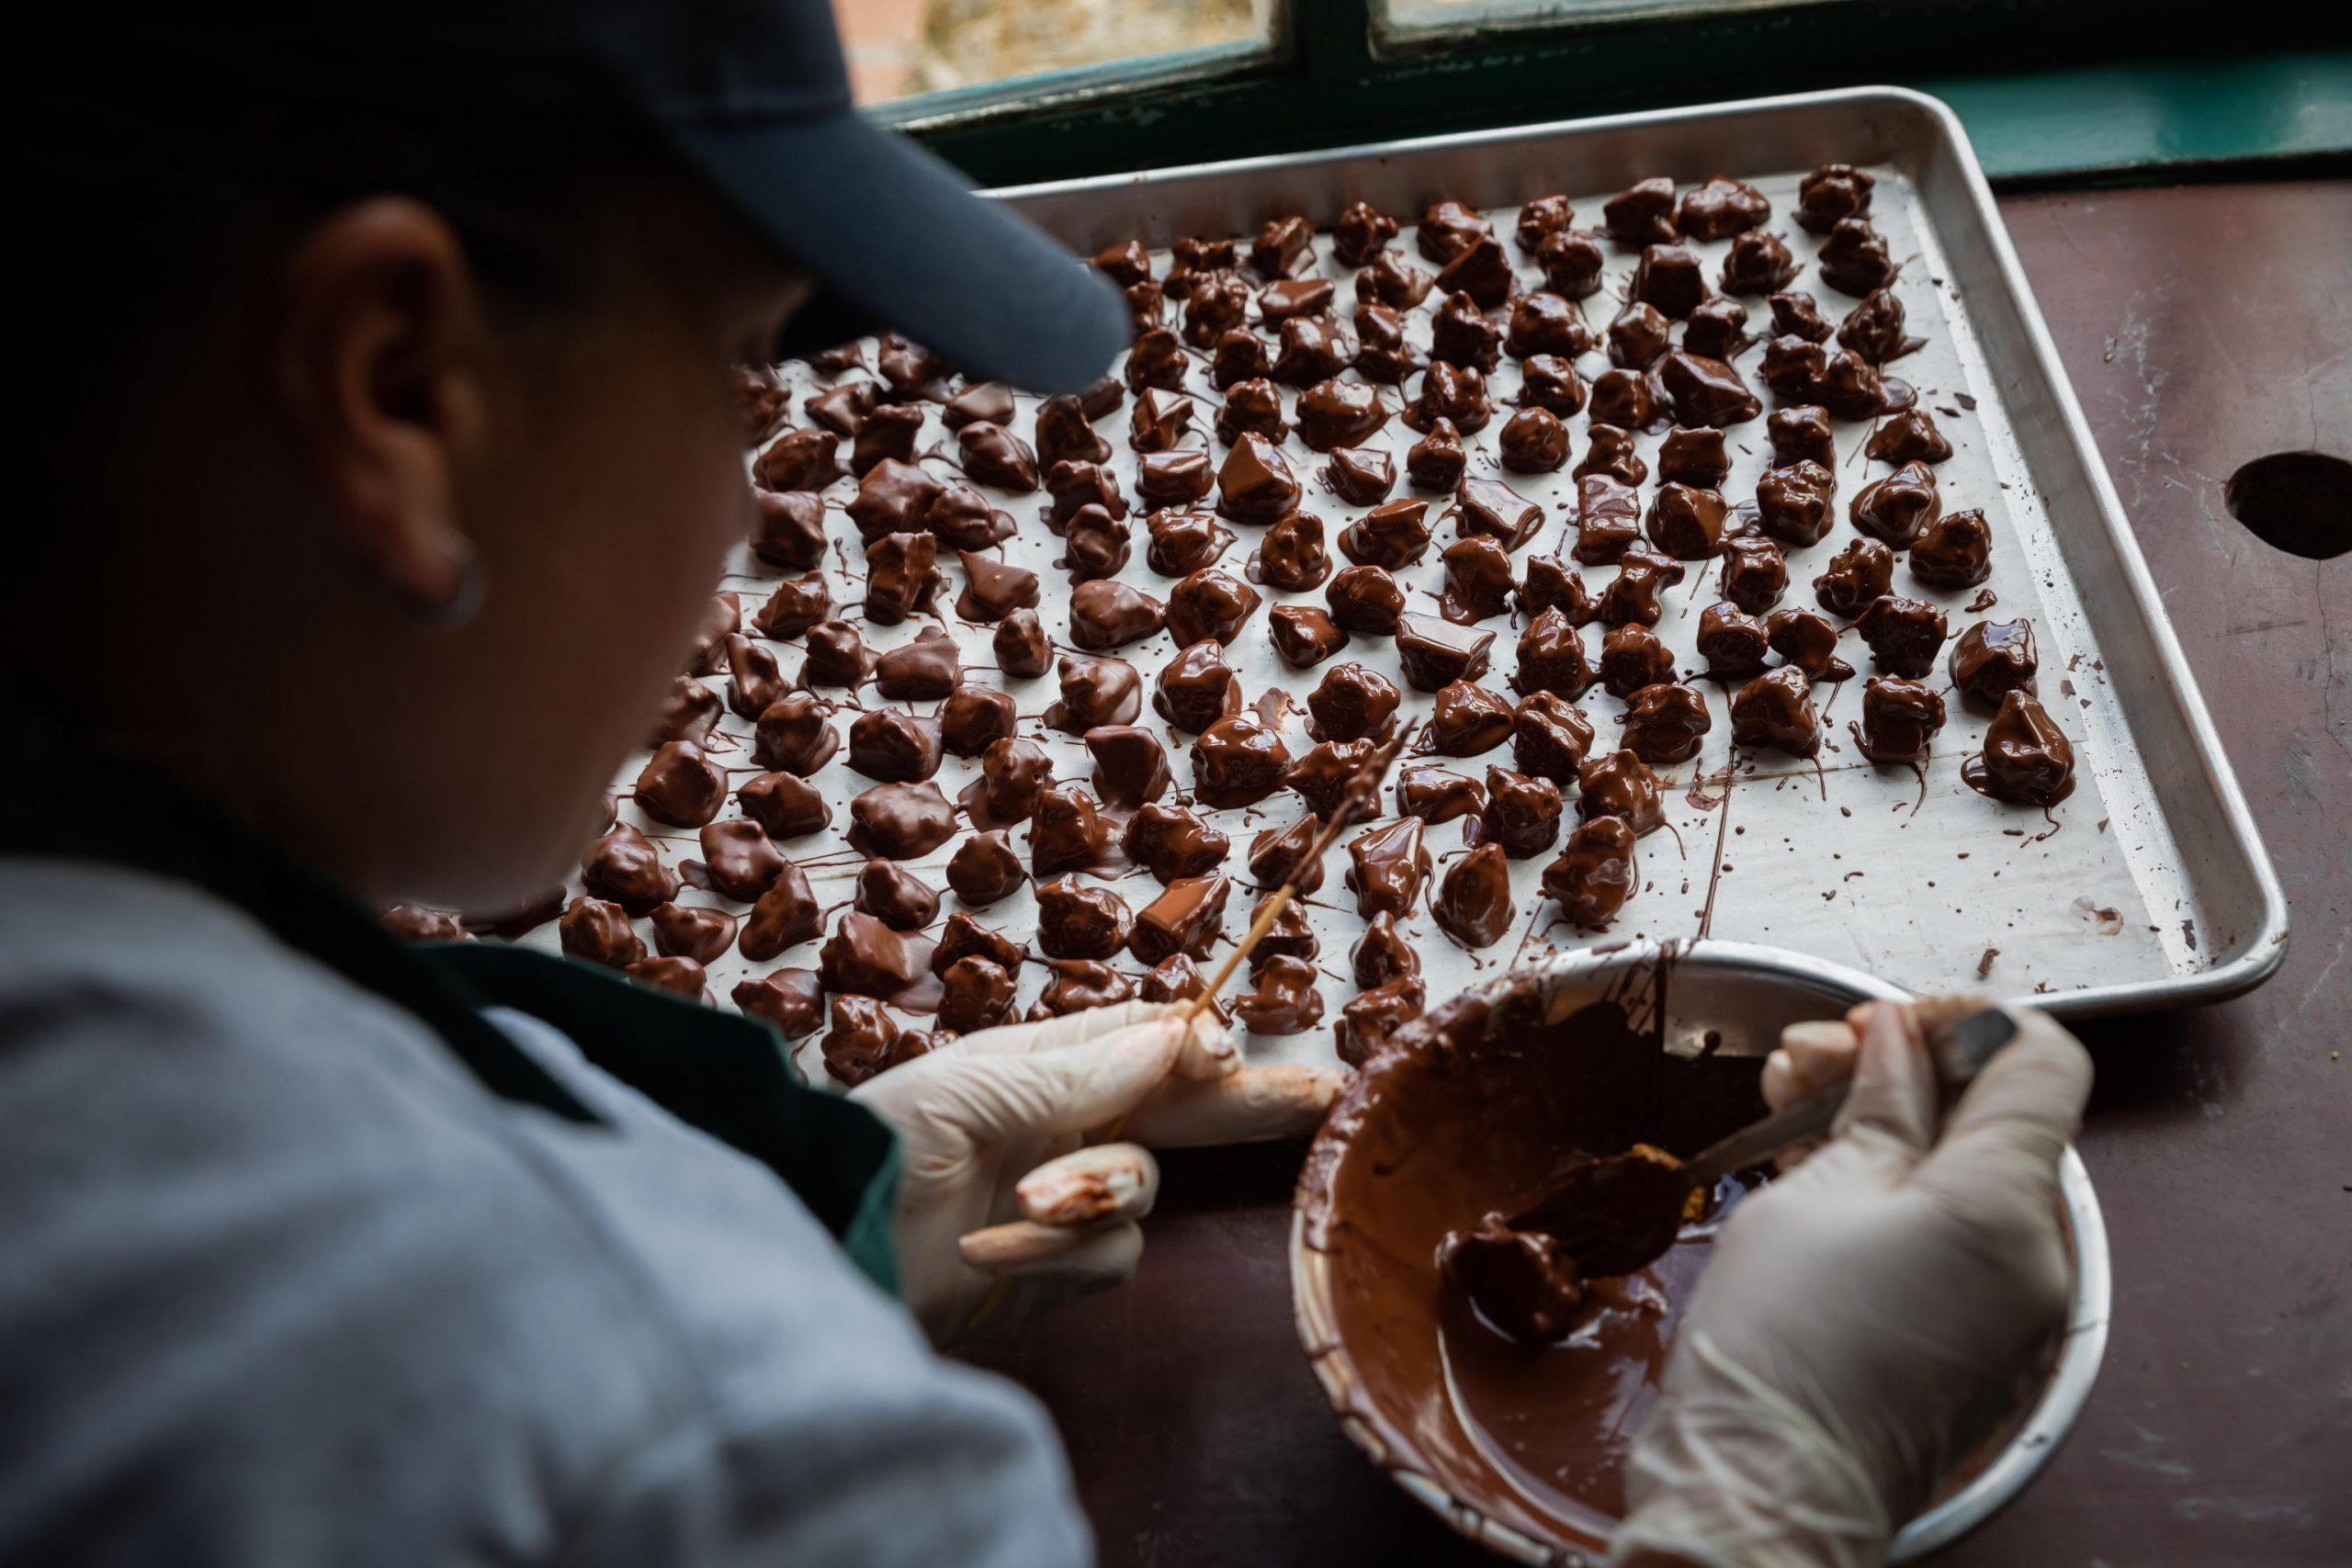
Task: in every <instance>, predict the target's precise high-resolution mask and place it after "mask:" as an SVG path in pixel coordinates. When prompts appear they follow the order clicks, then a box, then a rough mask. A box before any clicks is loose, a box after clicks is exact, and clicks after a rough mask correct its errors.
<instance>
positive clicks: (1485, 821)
mask: <svg viewBox="0 0 2352 1568" xmlns="http://www.w3.org/2000/svg"><path fill="white" fill-rule="evenodd" d="M1565 814H1566V807H1565V806H1563V805H1562V804H1561V797H1560V786H1559V784H1558V783H1557V782H1556V781H1555V780H1554V779H1551V778H1549V777H1546V776H1544V774H1541V773H1514V772H1513V771H1512V770H1510V769H1509V768H1488V769H1487V804H1486V806H1485V807H1484V808H1483V809H1482V810H1481V811H1480V812H1479V814H1478V821H1477V827H1476V831H1475V832H1474V834H1473V835H1472V836H1473V838H1474V840H1476V842H1477V843H1478V844H1479V845H1481V846H1482V847H1483V848H1486V849H1490V850H1494V851H1496V852H1498V855H1497V856H1496V857H1495V858H1498V859H1499V858H1502V857H1508V858H1510V859H1511V860H1527V859H1529V858H1531V857H1532V856H1535V855H1540V854H1542V853H1543V852H1544V851H1545V850H1548V849H1550V848H1551V847H1552V846H1553V845H1554V844H1555V843H1556V842H1557V841H1558V840H1559V837H1560V818H1562V817H1563V816H1564V815H1565ZM1502 869H1503V868H1502V867H1501V866H1499V865H1497V866H1496V867H1495V870H1496V872H1497V873H1498V874H1499V873H1500V872H1501V871H1502ZM1440 896H1441V897H1442V896H1443V895H1442V891H1441V895H1440ZM1501 896H1502V897H1504V898H1505V899H1508V898H1509V897H1510V886H1509V884H1508V882H1506V883H1505V884H1504V886H1503V887H1502V889H1501ZM1432 912H1433V913H1434V912H1436V911H1435V910H1434V908H1432ZM1442 920H1443V917H1442V915H1441V916H1440V922H1441V923H1442ZM1457 934H1458V933H1457ZM1477 945H1483V944H1477Z"/></svg>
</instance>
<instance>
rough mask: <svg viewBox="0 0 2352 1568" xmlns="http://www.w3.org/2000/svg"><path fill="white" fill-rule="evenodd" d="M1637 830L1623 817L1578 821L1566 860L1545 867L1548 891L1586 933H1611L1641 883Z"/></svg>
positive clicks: (1566, 849) (1565, 851) (1563, 856)
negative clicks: (1636, 859) (1636, 857)
mask: <svg viewBox="0 0 2352 1568" xmlns="http://www.w3.org/2000/svg"><path fill="white" fill-rule="evenodd" d="M1635 837H1636V835H1635V833H1634V828H1633V825H1632V824H1631V823H1629V822H1627V821H1626V820H1625V819H1624V818H1622V817H1594V818H1588V819H1586V820H1585V821H1582V822H1579V823H1577V827H1576V829H1575V830H1574V831H1573V832H1571V833H1570V834H1569V835H1568V841H1567V844H1566V847H1564V848H1563V849H1562V850H1561V851H1560V858H1559V859H1557V860H1555V861H1554V862H1553V863H1551V864H1550V865H1547V866H1545V867H1544V893H1545V895H1546V896H1548V897H1551V898H1553V899H1555V900H1557V902H1558V903H1559V906H1560V913H1561V914H1563V915H1565V916H1566V917H1567V919H1568V920H1569V922H1570V923H1571V924H1573V925H1576V926H1578V927H1580V928H1582V929H1583V930H1585V931H1607V930H1608V929H1609V924H1610V922H1611V920H1614V919H1616V918H1617V912H1618V911H1619V910H1620V909H1622V908H1624V907H1625V900H1626V899H1627V898H1629V897H1632V896H1633V894H1634V889H1635V888H1636V887H1637V886H1640V881H1641V879H1640V876H1639V874H1638V873H1637V872H1636V871H1635V870H1634V840H1635Z"/></svg>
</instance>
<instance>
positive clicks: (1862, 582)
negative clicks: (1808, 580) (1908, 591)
mask: <svg viewBox="0 0 2352 1568" xmlns="http://www.w3.org/2000/svg"><path fill="white" fill-rule="evenodd" d="M1893 584H1894V551H1893V550H1890V549H1888V548H1887V547H1885V546H1884V545H1882V544H1880V543H1879V542H1878V541H1877V540H1876V539H1855V540H1852V541H1850V542H1849V543H1848V545H1847V546H1846V547H1845V548H1844V549H1842V550H1839V551H1838V553H1837V554H1836V555H1834V556H1832V557H1830V558H1829V565H1828V567H1827V569H1826V570H1824V571H1823V572H1822V574H1821V575H1820V576H1819V577H1816V578H1815V579H1814V580H1813V596H1814V598H1815V600H1817V601H1818V602H1819V603H1820V605H1821V607H1822V608H1823V609H1825V610H1826V611H1828V612H1829V613H1830V614H1831V615H1838V616H1842V617H1844V618H1845V619H1847V620H1852V619H1854V618H1855V617H1856V616H1858V615H1860V614H1861V613H1862V612H1863V611H1864V610H1867V609H1869V608H1870V606H1871V602H1872V601H1873V600H1876V599H1878V598H1880V597H1881V596H1882V595H1883V594H1884V593H1886V592H1888V590H1889V589H1890V588H1891V587H1892V586H1893Z"/></svg>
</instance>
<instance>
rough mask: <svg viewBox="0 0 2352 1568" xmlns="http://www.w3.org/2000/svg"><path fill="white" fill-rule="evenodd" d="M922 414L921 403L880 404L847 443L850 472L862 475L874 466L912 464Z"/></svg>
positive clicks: (920, 427) (919, 434)
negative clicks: (881, 464)
mask: <svg viewBox="0 0 2352 1568" xmlns="http://www.w3.org/2000/svg"><path fill="white" fill-rule="evenodd" d="M924 417H925V416H924V413H923V411H922V406H921V405H920V404H909V403H883V404H881V405H879V406H878V407H876V409H875V410H874V411H873V412H870V413H868V414H867V415H866V416H865V419H864V420H863V421H861V422H860V423H859V424H858V427H857V436H856V439H854V441H852V442H851V443H850V448H849V471H850V472H851V473H853V474H859V475H863V474H865V472H867V471H868V470H869V469H871V468H874V467H875V465H876V464H877V463H883V462H893V463H911V462H913V461H914V460H915V443H916V441H917V439H918V438H919V437H920V436H921V435H922V426H923V419H924Z"/></svg>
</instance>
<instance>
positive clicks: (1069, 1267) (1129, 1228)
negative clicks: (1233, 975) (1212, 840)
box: [850, 1002, 1346, 1344]
mask: <svg viewBox="0 0 2352 1568" xmlns="http://www.w3.org/2000/svg"><path fill="white" fill-rule="evenodd" d="M1181 1010H1182V1004H1181V1003H1172V1002H1126V1003H1123V1004H1121V1005H1119V1006H1116V1007H1107V1008H1093V1009H1090V1010H1087V1011H1084V1012H1079V1013H1072V1014H1070V1015H1069V1016H1068V1017H1064V1018H1057V1019H1050V1020H1047V1021H1045V1022H1043V1023H1009V1024H1004V1025H1001V1026H1000V1027H998V1028H995V1029H984V1030H980V1031H978V1032H975V1033H971V1034H967V1035H966V1036H964V1037H963V1038H962V1039H960V1040H957V1041H955V1042H952V1043H949V1044H947V1045H945V1046H944V1047H942V1048H941V1049H939V1050H936V1051H933V1052H931V1053H929V1054H927V1055H922V1056H918V1057H916V1058H915V1059H914V1060H913V1061H910V1062H908V1063H906V1064H904V1065H903V1066H897V1067H893V1068H892V1069H891V1070H890V1071H888V1072H887V1073H883V1074H880V1075H878V1076H876V1077H873V1078H870V1079H868V1080H867V1081H866V1082H865V1083H863V1084H861V1085H859V1086H858V1087H857V1088H856V1089H852V1090H851V1091H850V1098H852V1099H853V1100H857V1101H859V1102H860V1103H862V1104H863V1105H865V1108H866V1109H867V1110H869V1111H873V1112H874V1113H875V1114H876V1115H877V1116H879V1117H881V1118H882V1120H883V1121H885V1122H888V1123H889V1125H890V1127H891V1128H892V1130H893V1131H895V1132H896V1133H897V1134H899V1140H900V1143H901V1145H902V1146H903V1154H904V1165H903V1168H902V1171H901V1174H900V1177H899V1213H898V1224H897V1239H898V1244H899V1276H900V1280H899V1283H900V1287H901V1289H902V1290H903V1292H904V1293H905V1296H906V1300H907V1304H908V1306H909V1307H910V1309H911V1310H912V1311H913V1313H914V1314H915V1316H916V1318H917V1319H918V1320H919V1321H920V1322H921V1323H922V1325H923V1328H924V1330H925V1331H926V1332H927V1333H929V1334H930V1336H931V1337H932V1338H933V1341H934V1342H936V1343H941V1344H944V1343H948V1342H951V1341H953V1340H956V1339H958V1338H963V1337H970V1336H973V1335H976V1334H983V1333H997V1332H1001V1331H1002V1330H1003V1329H1006V1328H1009V1327H1011V1326H1012V1325H1014V1324H1016V1323H1018V1322H1020V1321H1021V1320H1022V1319H1023V1318H1026V1317H1029V1316H1033V1315H1035V1314H1036V1313H1038V1312H1040V1311H1042V1310H1044V1309H1045V1308H1046V1307H1048V1306H1051V1305H1054V1304H1057V1303H1060V1302H1062V1301H1066V1300H1068V1299H1069V1298H1070V1297H1072V1296H1075V1295H1080V1294H1082V1293H1084V1292H1088V1291H1095V1290H1101V1289H1103V1288H1104V1287H1106V1286H1110V1285H1114V1284H1117V1283H1118V1282H1120V1281H1121V1280H1125V1279H1126V1278H1127V1277H1128V1276H1129V1275H1131V1274H1133V1273H1134V1272H1135V1269H1136V1260H1137V1258H1138V1257H1139V1256H1140V1254H1141V1252H1142V1248H1143V1233H1142V1231H1141V1229H1140V1227H1139V1226H1138V1225H1137V1224H1136V1221H1137V1220H1139V1219H1140V1218H1141V1217H1142V1216H1143V1215H1144V1214H1145V1213H1148V1212H1149V1210H1150V1208H1151V1204H1152V1201H1153V1199H1154V1198H1155V1197H1156V1196H1157V1194H1158V1192H1159V1167H1158V1165H1157V1164H1156V1163H1155V1162H1154V1161H1153V1159H1152V1157H1151V1155H1150V1154H1149V1152H1148V1150H1147V1149H1146V1148H1145V1147H1144V1146H1143V1145H1145V1144H1151V1145H1156V1146H1159V1147H1178V1146H1183V1145H1195V1144H1209V1143H1246V1142H1250V1141H1251V1140H1253V1139H1261V1138H1280V1137H1294V1136H1298V1135H1300V1134H1305V1133H1307V1132H1311V1131H1312V1130H1313V1129H1314V1128H1315V1126H1316V1125H1317V1123H1318V1122H1321V1120H1322V1118H1323V1113H1324V1111H1327V1110H1328V1109H1329V1107H1330V1103H1331V1098H1332V1096H1333V1095H1334V1094H1336V1093H1337V1092H1338V1091H1339V1087H1340V1084H1341V1083H1342V1082H1343V1081H1345V1078H1346V1075H1345V1074H1344V1073H1341V1072H1338V1071H1331V1072H1328V1073H1327V1072H1317V1071H1315V1070H1312V1069H1297V1068H1278V1067H1265V1068H1244V1067H1242V1066H1240V1055H1239V1053H1238V1049H1237V1048H1236V1046H1235V1044H1234V1041H1233V1036H1232V1034H1231V1032H1229V1031H1227V1029H1226V1027H1225V1026H1224V1025H1223V1024H1220V1023H1219V1022H1217V1021H1216V1016H1215V1015H1214V1014H1204V1015H1203V1016H1202V1017H1200V1018H1199V1019H1197V1020H1194V1021H1193V1024H1192V1026H1191V1028H1190V1029H1189V1030H1187V1029H1186V1027H1185V1025H1184V1023H1183V1021H1182V1020H1181V1018H1179V1017H1177V1016H1175V1015H1177V1014H1178V1013H1179V1012H1181ZM1114 1125H1119V1126H1121V1130H1122V1133H1123V1134H1125V1136H1126V1137H1127V1138H1128V1139H1131V1140H1133V1141H1123V1142H1118V1143H1094V1144H1091V1145H1090V1134H1091V1135H1092V1136H1093V1137H1100V1136H1102V1135H1103V1133H1104V1132H1105V1131H1106V1130H1107V1129H1109V1128H1111V1127H1113V1126H1114ZM1017 1218H1018V1219H1025V1220H1027V1221H1029V1222H1030V1223H1031V1224H1030V1225H1029V1226H1028V1227H1024V1228H1027V1229H1030V1230H1032V1231H1035V1230H1036V1229H1037V1228H1038V1227H1040V1226H1044V1227H1050V1230H1051V1235H1050V1236H1047V1237H1046V1238H1045V1239H1046V1243H1047V1244H1046V1245H1043V1246H1040V1245H1034V1243H1035V1241H1036V1240H1037V1239H1038V1238H1037V1237H1036V1236H1035V1235H1032V1236H1030V1237H1026V1238H1023V1237H1021V1236H1019V1235H1015V1236H1014V1237H1013V1240H1014V1241H1015V1242H1016V1243H1019V1242H1023V1241H1024V1240H1025V1241H1027V1242H1029V1243H1032V1244H1031V1245H1014V1246H1010V1247H1005V1246H1000V1247H994V1248H991V1247H989V1245H987V1242H986V1239H985V1238H981V1239H980V1244H979V1245H978V1246H975V1247H971V1248H968V1249H967V1248H966V1247H963V1246H962V1245H961V1244H962V1242H963V1240H964V1238H965V1236H966V1235H967V1233H972V1232H984V1231H985V1228H986V1227H989V1226H993V1225H997V1224H1000V1223H1001V1222H1006V1221H1012V1220H1015V1219H1017Z"/></svg>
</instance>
